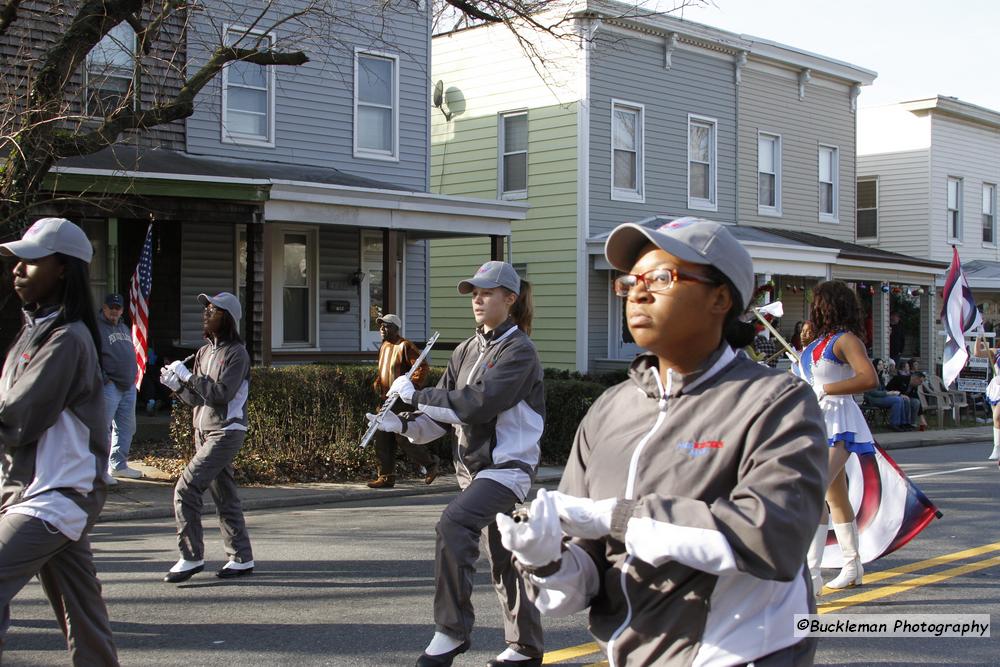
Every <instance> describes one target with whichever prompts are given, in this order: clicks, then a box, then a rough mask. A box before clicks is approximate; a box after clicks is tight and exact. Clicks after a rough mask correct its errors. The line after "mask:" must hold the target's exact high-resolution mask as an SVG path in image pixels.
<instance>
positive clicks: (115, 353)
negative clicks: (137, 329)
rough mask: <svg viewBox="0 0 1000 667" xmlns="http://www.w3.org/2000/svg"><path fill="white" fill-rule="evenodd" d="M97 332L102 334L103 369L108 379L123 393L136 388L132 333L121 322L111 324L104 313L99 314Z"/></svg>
mask: <svg viewBox="0 0 1000 667" xmlns="http://www.w3.org/2000/svg"><path fill="white" fill-rule="evenodd" d="M97 330H98V331H99V332H100V334H101V368H102V369H103V370H104V374H105V375H106V376H107V379H108V380H109V381H111V382H114V383H115V384H116V385H117V386H118V388H119V389H121V390H122V391H124V390H126V389H128V388H129V387H133V386H135V376H136V371H137V366H136V360H135V346H134V345H133V344H132V332H131V331H129V329H128V327H126V326H125V325H124V324H123V323H122V321H121V320H118V324H111V322H108V320H107V319H106V318H105V317H104V313H98V314H97Z"/></svg>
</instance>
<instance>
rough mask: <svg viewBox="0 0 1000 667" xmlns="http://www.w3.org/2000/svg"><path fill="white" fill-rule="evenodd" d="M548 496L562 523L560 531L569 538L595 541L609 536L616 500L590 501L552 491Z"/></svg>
mask: <svg viewBox="0 0 1000 667" xmlns="http://www.w3.org/2000/svg"><path fill="white" fill-rule="evenodd" d="M550 496H551V497H552V500H553V502H554V503H555V507H556V511H557V512H558V513H559V519H560V521H561V522H562V529H563V532H565V533H566V534H567V535H569V536H571V537H582V538H584V539H590V540H597V539H600V538H602V537H605V536H606V535H610V534H611V516H612V514H613V513H614V511H615V506H616V505H617V504H618V499H617V498H605V499H604V500H591V499H590V498H578V497H576V496H570V495H566V494H565V493H559V492H558V491H553V492H552V493H551V494H550Z"/></svg>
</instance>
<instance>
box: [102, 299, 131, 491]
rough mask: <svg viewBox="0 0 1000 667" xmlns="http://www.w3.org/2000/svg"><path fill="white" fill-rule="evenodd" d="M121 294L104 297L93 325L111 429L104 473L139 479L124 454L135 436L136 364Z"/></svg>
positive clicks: (126, 455) (113, 481) (115, 482)
mask: <svg viewBox="0 0 1000 667" xmlns="http://www.w3.org/2000/svg"><path fill="white" fill-rule="evenodd" d="M124 305H125V303H124V300H123V299H122V295H121V294H108V295H107V296H106V297H104V305H102V306H101V314H100V315H99V316H98V318H97V326H98V329H99V330H100V332H101V369H102V370H103V372H104V407H105V409H106V411H107V416H108V424H109V425H110V428H111V459H110V461H109V462H108V473H109V474H110V475H111V478H112V481H111V483H112V484H117V483H118V482H117V481H116V480H114V478H115V477H124V478H126V479H139V478H141V477H142V472H140V471H138V470H136V469H135V468H130V467H129V465H128V451H129V449H130V448H131V446H132V436H133V435H135V376H136V372H137V365H136V360H135V346H134V345H133V344H132V333H131V332H130V331H129V329H128V327H126V326H125V323H124V322H122V311H123V309H124Z"/></svg>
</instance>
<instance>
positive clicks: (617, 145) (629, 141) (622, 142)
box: [611, 102, 644, 201]
mask: <svg viewBox="0 0 1000 667" xmlns="http://www.w3.org/2000/svg"><path fill="white" fill-rule="evenodd" d="M642 116H643V107H642V105H639V104H624V103H620V102H612V105H611V153H612V155H611V198H612V199H623V200H627V201H642V199H643V173H642V172H643V160H644V156H643V145H642V144H643V134H644V131H643V118H642Z"/></svg>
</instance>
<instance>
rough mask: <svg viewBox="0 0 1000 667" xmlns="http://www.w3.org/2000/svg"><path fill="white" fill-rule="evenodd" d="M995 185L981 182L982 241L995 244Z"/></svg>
mask: <svg viewBox="0 0 1000 667" xmlns="http://www.w3.org/2000/svg"><path fill="white" fill-rule="evenodd" d="M996 210H997V186H996V185H994V184H992V183H983V243H985V244H987V245H996V242H997V228H996V224H997V216H996Z"/></svg>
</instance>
